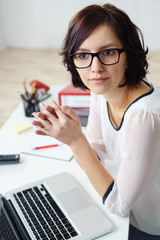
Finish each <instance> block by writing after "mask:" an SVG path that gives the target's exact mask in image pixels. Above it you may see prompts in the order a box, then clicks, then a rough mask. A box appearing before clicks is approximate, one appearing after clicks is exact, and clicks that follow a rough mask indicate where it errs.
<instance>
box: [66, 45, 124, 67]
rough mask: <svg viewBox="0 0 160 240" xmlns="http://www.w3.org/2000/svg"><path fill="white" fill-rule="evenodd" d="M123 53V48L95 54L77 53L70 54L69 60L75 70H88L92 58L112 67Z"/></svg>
mask: <svg viewBox="0 0 160 240" xmlns="http://www.w3.org/2000/svg"><path fill="white" fill-rule="evenodd" d="M125 51H126V49H125V48H112V49H105V50H102V51H100V52H96V53H88V52H79V53H73V54H71V55H70V58H71V60H72V62H73V64H74V66H75V67H76V68H88V67H89V66H91V64H92V61H93V58H94V57H97V58H98V60H99V61H100V62H101V63H102V64H104V65H114V64H116V63H118V62H119V59H120V55H121V53H123V52H125Z"/></svg>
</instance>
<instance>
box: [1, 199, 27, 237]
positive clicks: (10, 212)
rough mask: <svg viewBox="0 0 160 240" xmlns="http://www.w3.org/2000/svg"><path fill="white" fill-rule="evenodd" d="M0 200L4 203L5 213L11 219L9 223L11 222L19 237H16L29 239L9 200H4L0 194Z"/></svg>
mask: <svg viewBox="0 0 160 240" xmlns="http://www.w3.org/2000/svg"><path fill="white" fill-rule="evenodd" d="M0 200H2V201H3V205H4V206H3V208H4V209H5V211H6V212H7V215H8V217H9V219H10V220H11V223H12V224H13V226H14V229H15V231H16V233H17V232H18V234H17V235H18V237H19V238H17V239H20V240H21V239H23V240H31V238H30V236H29V235H28V233H27V231H26V229H25V227H24V225H23V223H22V221H21V219H20V217H19V216H18V214H17V212H16V210H15V208H14V206H13V204H12V202H11V200H6V199H5V198H4V197H2V195H0Z"/></svg>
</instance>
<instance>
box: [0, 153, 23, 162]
mask: <svg viewBox="0 0 160 240" xmlns="http://www.w3.org/2000/svg"><path fill="white" fill-rule="evenodd" d="M19 160H20V154H1V155H0V164H8V163H19Z"/></svg>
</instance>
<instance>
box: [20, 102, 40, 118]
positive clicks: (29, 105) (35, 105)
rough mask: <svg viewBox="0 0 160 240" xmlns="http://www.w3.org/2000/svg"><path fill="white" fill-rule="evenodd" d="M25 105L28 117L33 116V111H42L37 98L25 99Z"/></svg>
mask: <svg viewBox="0 0 160 240" xmlns="http://www.w3.org/2000/svg"><path fill="white" fill-rule="evenodd" d="M23 106H24V113H25V116H26V117H33V115H32V113H33V112H40V107H39V101H37V100H35V99H29V100H26V99H25V100H23Z"/></svg>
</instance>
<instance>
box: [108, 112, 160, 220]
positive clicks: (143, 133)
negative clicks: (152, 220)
mask: <svg viewBox="0 0 160 240" xmlns="http://www.w3.org/2000/svg"><path fill="white" fill-rule="evenodd" d="M128 120H129V121H127V122H128V124H127V126H126V128H125V130H124V134H123V136H122V142H121V156H120V157H121V165H120V168H119V171H118V175H117V178H116V179H115V181H114V186H113V188H112V191H111V192H110V194H109V196H108V198H107V199H106V201H105V205H106V206H107V208H108V209H109V210H110V211H111V212H112V213H115V214H117V215H120V216H125V215H127V214H128V213H129V211H130V210H131V208H132V206H133V204H134V203H135V201H136V200H137V199H138V196H139V194H140V193H141V192H142V191H143V190H144V189H145V188H146V187H147V186H148V184H151V182H152V178H153V177H154V176H155V172H156V169H158V166H159V164H160V160H159V159H160V158H159V157H160V147H159V143H160V116H158V115H157V114H154V113H150V112H137V113H134V114H133V115H132V116H131V117H130V119H128Z"/></svg>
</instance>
